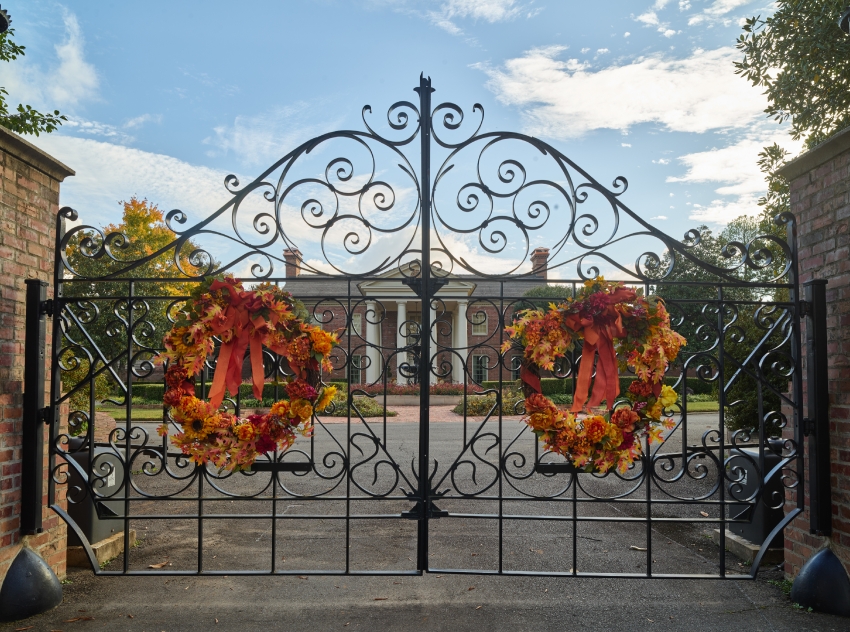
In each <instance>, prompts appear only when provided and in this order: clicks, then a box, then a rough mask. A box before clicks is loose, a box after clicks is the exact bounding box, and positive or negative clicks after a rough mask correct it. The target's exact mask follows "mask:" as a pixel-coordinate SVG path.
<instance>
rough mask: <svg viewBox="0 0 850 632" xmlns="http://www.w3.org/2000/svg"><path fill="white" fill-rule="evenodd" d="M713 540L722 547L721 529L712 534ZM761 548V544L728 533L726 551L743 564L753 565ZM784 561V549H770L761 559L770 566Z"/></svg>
mask: <svg viewBox="0 0 850 632" xmlns="http://www.w3.org/2000/svg"><path fill="white" fill-rule="evenodd" d="M711 538H712V539H713V540H714V543H715V544H716V545H717V546H720V529H715V530H714V531H713V532H712V534H711ZM760 548H761V545H759V544H753V543H752V542H750V541H749V540H745V539H744V538H742V537H741V536H739V535H736V534H734V533H730V532H729V531H727V532H726V550H727V551H729V552H730V553H731V554H732V555H734V556H735V557H737V558H739V559H740V560H741V561H743V562H749V563H750V564H752V563H753V562H754V561H755V559H756V555H758V554H759V549H760ZM784 559H785V550H784V549H768V550H767V551H765V553H764V557H763V558H761V563H762V564H768V565H770V564H779V563H780V562H782V561H783V560H784Z"/></svg>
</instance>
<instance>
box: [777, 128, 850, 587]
mask: <svg viewBox="0 0 850 632" xmlns="http://www.w3.org/2000/svg"><path fill="white" fill-rule="evenodd" d="M780 173H781V174H782V175H783V176H785V177H786V179H787V180H788V181H789V182H790V183H791V211H792V212H793V213H794V214H795V215H796V216H797V221H798V248H799V257H800V281H801V283H802V282H805V281H808V280H810V279H826V280H827V281H828V285H827V287H826V301H827V330H828V331H827V353H828V357H829V404H830V408H829V427H830V443H831V454H830V462H831V475H832V476H831V478H832V501H833V506H832V528H833V533H832V537H831V538H829V539H827V538H824V537H820V536H817V535H812V534H810V533H809V511H808V505H807V506H806V510H805V512H804V513H803V514H802V515H801V516H800V517H798V518H797V519H796V520H795V521H794V522H793V523H792V524H791V525H789V526H788V527H787V528H786V529H785V564H786V573H787V574H788V575H789V576H790V577H794V576H796V575H797V573H798V572H799V570H800V567H801V566H802V564H803V563H805V562H806V560H808V559H809V558H810V557H811V555H812V554H813V553H814V552H816V551H818V550H819V549H821V548H823V547H824V546H826V545H829V546H830V547H831V548H832V549H833V551H834V552H835V553H836V555H837V556H838V557H839V559H841V560H842V562H843V563H844V566H845V569H847V570H848V572H850V128H847V129H845V130H844V131H842V132H840V133H839V134H836V135H835V136H833V137H832V138H831V139H829V140H827V141H826V142H824V143H822V144H821V145H819V146H818V147H815V148H814V149H812V150H811V151H809V152H807V153H805V154H803V155H802V156H800V157H799V158H797V159H795V160H794V161H792V162H790V163H789V164H788V165H786V166H785V167H783V169H782V170H780ZM803 327H804V328H805V321H804V322H803ZM803 339H804V340H805V330H804V333H803ZM804 362H805V358H804ZM805 375H806V372H805V369H804V371H803V376H804V377H805ZM804 389H805V383H804ZM800 448H803V446H800ZM807 474H808V473H807ZM789 500H790V501H791V502H789V503H788V504H789V505H790V507H795V506H796V498H795V497H794V494H793V493H789Z"/></svg>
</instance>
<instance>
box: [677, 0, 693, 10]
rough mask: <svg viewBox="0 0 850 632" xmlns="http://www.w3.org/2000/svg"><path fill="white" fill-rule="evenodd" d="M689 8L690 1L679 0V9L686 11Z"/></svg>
mask: <svg viewBox="0 0 850 632" xmlns="http://www.w3.org/2000/svg"><path fill="white" fill-rule="evenodd" d="M690 8H691V3H690V2H688V0H679V11H687V10H688V9H690Z"/></svg>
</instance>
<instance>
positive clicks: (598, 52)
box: [596, 48, 611, 55]
mask: <svg viewBox="0 0 850 632" xmlns="http://www.w3.org/2000/svg"><path fill="white" fill-rule="evenodd" d="M610 52H611V51H609V50H608V49H607V48H600V49H598V50H597V51H596V54H597V55H604V54H605V53H610Z"/></svg>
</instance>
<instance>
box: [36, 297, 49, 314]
mask: <svg viewBox="0 0 850 632" xmlns="http://www.w3.org/2000/svg"><path fill="white" fill-rule="evenodd" d="M38 315H39V316H50V317H52V316H53V299H52V298H49V299H47V300H46V301H41V302H40V303H39V304H38Z"/></svg>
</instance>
